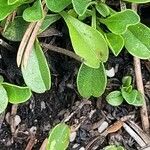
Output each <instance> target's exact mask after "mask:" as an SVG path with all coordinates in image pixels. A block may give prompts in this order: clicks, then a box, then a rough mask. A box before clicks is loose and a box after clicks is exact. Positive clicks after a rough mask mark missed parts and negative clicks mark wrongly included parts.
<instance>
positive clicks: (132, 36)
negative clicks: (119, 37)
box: [123, 23, 150, 59]
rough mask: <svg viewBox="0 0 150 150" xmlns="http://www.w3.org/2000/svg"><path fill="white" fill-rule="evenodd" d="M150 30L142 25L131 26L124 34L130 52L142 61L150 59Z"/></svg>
mask: <svg viewBox="0 0 150 150" xmlns="http://www.w3.org/2000/svg"><path fill="white" fill-rule="evenodd" d="M149 35H150V29H149V28H148V27H147V26H145V25H144V24H142V23H139V24H137V25H134V26H130V27H129V28H128V30H127V31H126V32H125V33H124V34H123V37H124V41H125V47H126V49H127V50H128V52H129V53H130V54H131V55H133V56H136V57H139V58H141V59H149V58H150V40H149V38H148V37H149Z"/></svg>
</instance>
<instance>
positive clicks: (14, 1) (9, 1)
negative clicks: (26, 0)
mask: <svg viewBox="0 0 150 150" xmlns="http://www.w3.org/2000/svg"><path fill="white" fill-rule="evenodd" d="M18 1H19V0H8V5H13V4H15V3H17V2H18Z"/></svg>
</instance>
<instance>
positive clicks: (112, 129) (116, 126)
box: [107, 120, 123, 133]
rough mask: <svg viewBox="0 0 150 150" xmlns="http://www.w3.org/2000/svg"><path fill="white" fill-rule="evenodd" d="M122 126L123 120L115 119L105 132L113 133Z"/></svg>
mask: <svg viewBox="0 0 150 150" xmlns="http://www.w3.org/2000/svg"><path fill="white" fill-rule="evenodd" d="M122 126H123V122H122V121H121V120H118V121H116V122H115V123H114V124H113V125H111V126H110V127H108V129H107V132H108V133H114V132H117V131H118V130H120V129H121V128H122Z"/></svg>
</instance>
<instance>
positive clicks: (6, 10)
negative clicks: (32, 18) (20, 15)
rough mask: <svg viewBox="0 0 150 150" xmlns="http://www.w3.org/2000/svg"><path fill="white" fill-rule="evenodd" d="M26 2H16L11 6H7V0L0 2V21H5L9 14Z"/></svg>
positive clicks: (24, 0)
mask: <svg viewBox="0 0 150 150" xmlns="http://www.w3.org/2000/svg"><path fill="white" fill-rule="evenodd" d="M26 1H27V0H18V1H17V2H16V3H15V4H13V5H8V3H7V0H1V1H0V21H1V20H3V19H5V18H6V17H7V16H8V15H9V14H10V13H12V12H13V11H14V10H15V9H16V8H17V7H19V6H20V5H22V4H24V3H26Z"/></svg>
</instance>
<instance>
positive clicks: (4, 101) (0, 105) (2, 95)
mask: <svg viewBox="0 0 150 150" xmlns="http://www.w3.org/2000/svg"><path fill="white" fill-rule="evenodd" d="M7 105H8V96H7V92H6V90H5V88H4V87H3V86H2V85H0V114H1V113H2V112H3V111H4V110H5V109H6V108H7Z"/></svg>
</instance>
